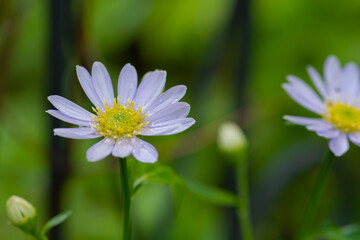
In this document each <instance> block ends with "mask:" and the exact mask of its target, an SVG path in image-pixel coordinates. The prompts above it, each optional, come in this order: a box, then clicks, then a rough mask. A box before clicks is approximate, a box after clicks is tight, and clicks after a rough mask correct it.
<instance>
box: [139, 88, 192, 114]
mask: <svg viewBox="0 0 360 240" xmlns="http://www.w3.org/2000/svg"><path fill="white" fill-rule="evenodd" d="M185 92H186V86H184V85H178V86H175V87H172V88H170V89H169V90H167V91H166V92H164V93H163V94H161V95H160V96H159V97H157V98H156V99H155V100H154V101H153V103H152V104H151V105H148V106H147V107H145V108H143V112H148V116H150V115H152V114H153V113H155V112H157V111H159V110H161V109H162V108H164V107H166V106H167V105H169V104H172V103H176V102H179V101H180V99H181V98H182V97H183V96H184V95H185Z"/></svg>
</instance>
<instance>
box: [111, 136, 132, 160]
mask: <svg viewBox="0 0 360 240" xmlns="http://www.w3.org/2000/svg"><path fill="white" fill-rule="evenodd" d="M131 152H132V146H131V144H130V142H129V140H128V139H127V138H123V139H121V138H119V139H118V140H116V143H115V146H114V149H113V151H112V155H113V156H114V157H119V158H126V157H128V156H129V155H130V154H131Z"/></svg>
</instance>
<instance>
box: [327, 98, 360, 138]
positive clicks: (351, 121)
mask: <svg viewBox="0 0 360 240" xmlns="http://www.w3.org/2000/svg"><path fill="white" fill-rule="evenodd" d="M324 119H325V120H326V121H328V122H329V123H331V124H333V125H334V126H335V127H336V128H337V129H339V130H340V131H342V132H345V133H352V132H357V131H359V130H360V109H357V108H355V107H353V106H349V105H345V104H342V103H339V102H338V103H336V104H331V103H330V104H328V105H327V112H326V115H325V116H324Z"/></svg>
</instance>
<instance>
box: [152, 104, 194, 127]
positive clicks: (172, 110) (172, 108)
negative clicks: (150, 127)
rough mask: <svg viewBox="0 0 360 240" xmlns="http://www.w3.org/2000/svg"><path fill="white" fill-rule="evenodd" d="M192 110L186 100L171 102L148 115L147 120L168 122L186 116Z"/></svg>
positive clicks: (153, 122)
mask: <svg viewBox="0 0 360 240" xmlns="http://www.w3.org/2000/svg"><path fill="white" fill-rule="evenodd" d="M189 112H190V105H189V104H188V103H186V102H178V103H173V104H169V105H167V106H166V107H164V108H163V109H161V110H160V111H158V112H156V114H153V115H151V116H146V117H145V120H146V121H149V122H150V124H155V123H161V122H166V121H170V120H174V119H177V118H184V117H186V116H187V115H188V114H189Z"/></svg>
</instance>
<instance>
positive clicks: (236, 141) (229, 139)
mask: <svg viewBox="0 0 360 240" xmlns="http://www.w3.org/2000/svg"><path fill="white" fill-rule="evenodd" d="M217 142H218V146H219V148H220V150H222V151H224V152H226V153H237V152H243V151H244V150H246V148H247V145H248V144H247V139H246V136H245V135H244V133H243V131H242V130H241V128H240V127H239V126H238V125H237V124H236V123H233V122H225V123H222V124H221V125H220V127H219V130H218V139H217Z"/></svg>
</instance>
